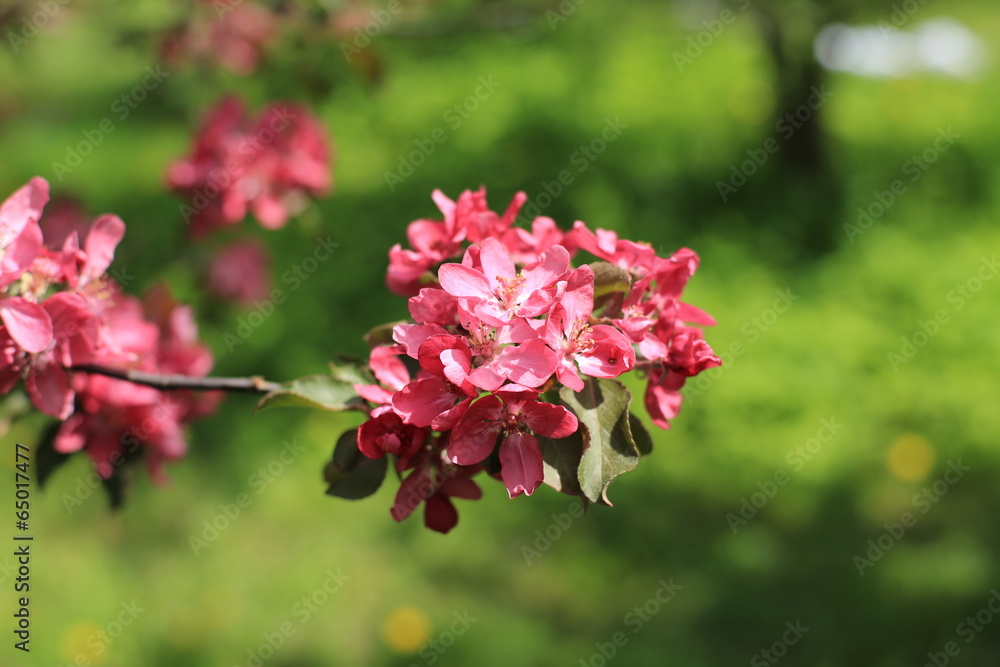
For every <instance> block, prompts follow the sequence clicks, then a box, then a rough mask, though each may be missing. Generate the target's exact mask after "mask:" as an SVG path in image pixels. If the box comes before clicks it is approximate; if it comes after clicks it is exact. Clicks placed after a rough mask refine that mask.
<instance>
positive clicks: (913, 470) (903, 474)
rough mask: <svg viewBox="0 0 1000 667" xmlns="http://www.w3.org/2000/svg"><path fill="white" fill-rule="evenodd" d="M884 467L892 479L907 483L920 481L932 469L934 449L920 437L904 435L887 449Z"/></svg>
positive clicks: (910, 434)
mask: <svg viewBox="0 0 1000 667" xmlns="http://www.w3.org/2000/svg"><path fill="white" fill-rule="evenodd" d="M886 466H887V467H888V468H889V472H890V473H892V475H893V476H894V477H897V478H899V479H902V480H906V481H908V482H915V481H917V480H921V479H923V478H924V477H927V475H928V474H929V473H930V471H931V468H933V467H934V449H933V448H932V447H931V443H929V442H927V439H926V438H925V437H923V436H922V435H918V434H916V433H904V434H902V435H900V436H899V437H897V438H896V439H895V440H893V442H892V446H890V447H889V453H888V454H887V455H886Z"/></svg>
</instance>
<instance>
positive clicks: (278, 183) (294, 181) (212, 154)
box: [167, 96, 331, 235]
mask: <svg viewBox="0 0 1000 667" xmlns="http://www.w3.org/2000/svg"><path fill="white" fill-rule="evenodd" d="M330 159H331V150H330V142H329V139H328V138H327V135H326V131H325V130H324V128H323V126H322V125H321V124H320V122H319V121H318V120H317V119H316V118H314V117H313V116H312V115H311V114H310V113H309V112H308V111H307V110H306V109H305V108H304V107H302V106H299V105H295V104H285V103H278V102H275V103H272V104H270V105H269V106H268V107H267V108H265V109H264V111H263V112H262V113H261V114H260V116H259V117H257V118H253V117H251V116H250V115H248V113H247V111H246V108H245V107H244V105H243V102H242V101H240V100H239V98H237V97H233V96H228V97H225V98H223V99H222V100H221V101H220V102H219V103H218V104H217V105H216V106H215V107H214V108H213V109H212V110H211V112H210V113H209V114H208V116H207V118H206V119H205V122H204V124H203V125H202V128H201V130H200V131H199V133H198V136H197V137H196V139H195V143H194V147H193V149H192V151H191V154H190V156H189V157H187V158H186V159H182V160H179V161H178V162H175V163H174V164H173V165H171V166H170V168H169V169H168V171H167V183H168V185H169V187H170V188H172V189H173V190H176V191H178V192H181V193H184V194H186V195H187V196H188V197H190V204H185V205H182V207H181V211H182V213H183V216H184V220H185V222H187V223H189V224H190V225H191V231H192V233H194V234H199V235H200V234H204V233H206V232H208V231H210V230H212V229H214V228H216V227H226V226H231V225H235V224H237V223H239V222H240V221H242V220H243V219H244V218H245V217H246V216H247V213H252V214H253V215H254V217H256V218H257V220H259V221H260V223H261V225H263V226H264V227H266V228H268V229H278V228H280V227H283V226H284V225H285V224H286V223H287V222H288V218H289V216H290V215H293V214H295V213H298V212H300V211H301V210H302V209H304V208H305V206H306V204H307V202H308V199H307V196H308V195H313V196H317V195H321V194H324V193H326V192H327V191H328V190H329V189H330V186H331V176H330Z"/></svg>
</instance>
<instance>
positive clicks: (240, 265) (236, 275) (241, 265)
mask: <svg viewBox="0 0 1000 667" xmlns="http://www.w3.org/2000/svg"><path fill="white" fill-rule="evenodd" d="M207 286H208V289H209V291H211V292H212V293H213V294H215V295H216V296H218V297H220V298H222V299H232V300H235V301H240V302H242V303H246V304H249V303H253V302H254V301H258V300H261V299H264V298H266V297H267V296H268V295H269V294H270V293H271V278H270V274H269V268H268V256H267V248H265V247H264V246H263V245H262V244H260V243H258V242H257V241H252V240H246V241H236V242H235V243H230V244H229V245H227V246H225V247H224V248H222V249H221V250H219V251H218V253H216V255H215V257H214V259H213V260H212V265H211V267H210V268H209V270H208V277H207Z"/></svg>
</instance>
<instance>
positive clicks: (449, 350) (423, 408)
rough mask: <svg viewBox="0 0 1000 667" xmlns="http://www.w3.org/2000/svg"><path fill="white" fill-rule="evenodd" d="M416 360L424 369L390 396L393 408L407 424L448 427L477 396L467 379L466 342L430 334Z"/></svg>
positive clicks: (468, 357)
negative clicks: (418, 375) (413, 379)
mask: <svg viewBox="0 0 1000 667" xmlns="http://www.w3.org/2000/svg"><path fill="white" fill-rule="evenodd" d="M418 359H419V361H420V366H421V368H422V369H423V372H422V373H421V375H420V377H418V378H417V380H415V381H413V382H410V383H408V384H407V385H406V386H405V387H403V388H402V389H401V390H400V391H399V392H397V393H396V394H395V395H394V396H393V397H392V407H393V410H395V411H396V413H397V414H398V415H400V416H401V417H402V418H403V420H404V421H405V422H406V423H408V424H413V425H415V426H430V427H432V428H434V429H435V430H437V431H447V430H450V429H451V428H453V427H454V426H455V423H456V422H457V421H458V420H459V419H460V418H461V416H462V415H463V414H464V413H465V411H466V410H467V409H468V408H469V405H470V404H471V403H472V399H474V398H476V397H477V396H479V390H478V389H477V388H476V387H475V386H474V385H473V384H472V383H471V382H470V381H469V371H470V370H471V368H472V351H471V350H470V349H469V344H468V343H467V342H466V340H465V339H464V338H462V337H461V336H453V335H447V334H446V335H437V336H431V337H430V338H428V339H427V340H425V341H424V342H423V343H422V344H421V345H420V350H419V353H418Z"/></svg>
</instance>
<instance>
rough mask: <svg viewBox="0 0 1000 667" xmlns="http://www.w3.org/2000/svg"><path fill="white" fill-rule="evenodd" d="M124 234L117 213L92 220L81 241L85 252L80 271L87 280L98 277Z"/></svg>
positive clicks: (107, 265)
mask: <svg viewBox="0 0 1000 667" xmlns="http://www.w3.org/2000/svg"><path fill="white" fill-rule="evenodd" d="M124 236H125V223H124V222H122V220H121V218H119V217H118V216H117V215H102V216H101V217H99V218H97V220H94V224H93V225H92V226H91V227H90V232H89V233H88V234H87V238H86V239H85V240H84V242H83V251H84V252H85V253H86V254H87V260H86V262H84V265H83V270H82V271H81V273H82V274H83V275H84V276H85V277H86V279H87V280H94V279H96V278H99V277H100V276H101V275H102V274H103V273H104V272H105V271H107V270H108V267H109V266H111V260H113V259H114V258H115V248H117V247H118V243H119V242H120V241H121V240H122V237H124Z"/></svg>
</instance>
